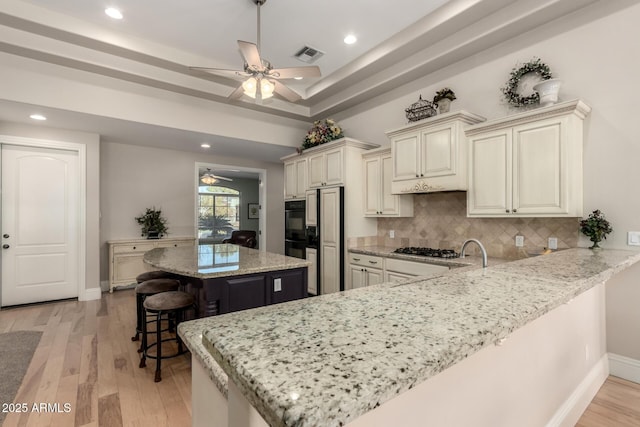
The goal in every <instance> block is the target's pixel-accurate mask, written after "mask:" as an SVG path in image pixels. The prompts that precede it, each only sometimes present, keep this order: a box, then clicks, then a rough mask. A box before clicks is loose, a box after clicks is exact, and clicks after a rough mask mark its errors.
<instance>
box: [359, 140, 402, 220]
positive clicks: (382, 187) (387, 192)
mask: <svg viewBox="0 0 640 427" xmlns="http://www.w3.org/2000/svg"><path fill="white" fill-rule="evenodd" d="M362 161H363V167H362V169H363V172H364V180H363V183H364V215H365V216H370V217H407V216H413V195H411V194H405V195H396V194H392V193H391V180H392V176H393V160H392V157H391V148H381V149H379V150H370V151H365V152H364V153H362Z"/></svg>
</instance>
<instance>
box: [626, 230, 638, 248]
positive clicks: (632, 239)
mask: <svg viewBox="0 0 640 427" xmlns="http://www.w3.org/2000/svg"><path fill="white" fill-rule="evenodd" d="M627 245H629V246H640V231H629V232H628V233H627Z"/></svg>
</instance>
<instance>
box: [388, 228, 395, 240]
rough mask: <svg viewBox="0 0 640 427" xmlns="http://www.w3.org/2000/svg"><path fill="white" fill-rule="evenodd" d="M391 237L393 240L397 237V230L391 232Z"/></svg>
mask: <svg viewBox="0 0 640 427" xmlns="http://www.w3.org/2000/svg"><path fill="white" fill-rule="evenodd" d="M389 237H391V238H392V239H393V238H395V237H396V232H395V230H389Z"/></svg>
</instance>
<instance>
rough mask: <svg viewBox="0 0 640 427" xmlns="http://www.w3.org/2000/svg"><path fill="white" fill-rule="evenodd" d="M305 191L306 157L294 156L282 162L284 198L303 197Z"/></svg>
mask: <svg viewBox="0 0 640 427" xmlns="http://www.w3.org/2000/svg"><path fill="white" fill-rule="evenodd" d="M306 191H307V159H306V158H296V159H294V160H289V161H287V162H285V164H284V198H285V200H291V199H304V197H305V192H306Z"/></svg>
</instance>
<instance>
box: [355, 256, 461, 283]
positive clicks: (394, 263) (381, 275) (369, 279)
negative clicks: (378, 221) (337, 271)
mask: <svg viewBox="0 0 640 427" xmlns="http://www.w3.org/2000/svg"><path fill="white" fill-rule="evenodd" d="M446 271H449V267H447V266H443V265H435V264H428V263H425V262H414V261H406V260H401V259H396V258H387V257H381V256H373V255H366V254H359V253H354V252H349V279H350V284H351V289H355V288H361V287H363V286H371V285H375V284H378V283H383V282H394V281H400V280H406V279H410V278H412V277H418V276H420V277H432V276H437V275H439V274H442V273H444V272H446Z"/></svg>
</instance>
